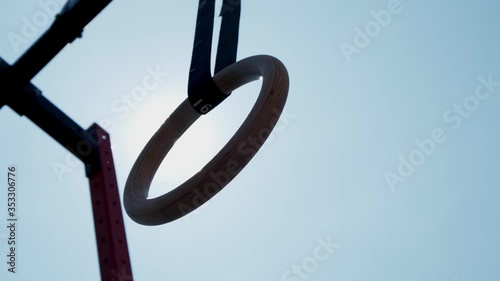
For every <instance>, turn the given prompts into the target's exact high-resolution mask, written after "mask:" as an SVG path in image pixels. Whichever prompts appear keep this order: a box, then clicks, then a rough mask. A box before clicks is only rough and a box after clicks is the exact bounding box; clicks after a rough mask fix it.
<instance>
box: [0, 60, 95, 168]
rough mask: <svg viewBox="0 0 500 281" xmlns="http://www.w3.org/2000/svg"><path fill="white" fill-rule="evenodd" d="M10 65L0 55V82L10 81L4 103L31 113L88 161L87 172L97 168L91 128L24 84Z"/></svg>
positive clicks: (22, 112)
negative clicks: (73, 118)
mask: <svg viewBox="0 0 500 281" xmlns="http://www.w3.org/2000/svg"><path fill="white" fill-rule="evenodd" d="M8 68H9V65H8V64H7V63H6V62H5V61H3V60H2V59H0V70H3V71H0V84H2V85H7V88H6V89H7V91H6V92H7V93H8V95H3V98H4V101H5V104H6V105H8V106H9V107H10V108H12V109H13V110H14V111H15V112H17V113H18V114H19V115H21V116H26V117H28V118H29V119H30V120H31V121H32V122H33V123H35V124H36V125H38V127H40V128H41V129H42V130H44V131H45V132H46V133H47V134H49V135H50V136H51V137H52V138H53V139H55V140H56V141H57V142H59V143H60V144H61V145H62V146H64V147H65V148H66V149H68V150H69V151H70V152H71V153H73V155H75V156H76V157H77V158H78V159H80V160H81V161H83V162H84V163H85V164H86V168H87V174H90V173H92V172H93V171H95V170H96V169H97V168H98V163H99V159H98V158H97V157H98V153H97V152H98V149H97V144H98V143H97V141H96V138H95V137H94V136H92V133H91V132H88V131H86V130H84V129H83V128H82V127H80V126H79V125H78V124H77V123H76V122H74V121H73V120H72V119H71V118H70V117H69V116H68V115H66V114H65V113H64V112H62V111H61V110H60V109H59V108H57V107H56V106H55V105H54V104H52V103H51V102H50V101H49V100H48V99H46V98H45V97H44V96H43V95H42V93H41V91H40V90H39V89H38V88H37V87H35V86H34V85H33V84H31V83H28V84H25V86H21V85H20V84H19V82H18V81H16V80H15V79H13V78H12V76H11V73H10V72H8V71H7V74H5V73H2V72H5V70H6V69H8Z"/></svg>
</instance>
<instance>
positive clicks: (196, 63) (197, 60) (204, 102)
mask: <svg viewBox="0 0 500 281" xmlns="http://www.w3.org/2000/svg"><path fill="white" fill-rule="evenodd" d="M240 14H241V1H240V0H224V2H223V5H222V10H221V13H220V16H222V24H221V31H220V36H219V45H218V48H217V57H216V62H215V73H217V72H219V71H220V70H222V69H224V68H226V67H227V66H229V65H231V64H233V63H235V62H236V54H237V50H238V35H239V23H240ZM214 15H215V0H200V3H199V8H198V16H197V20H196V33H195V37H194V44H193V56H192V58H191V68H190V73H189V83H188V98H189V102H190V103H191V105H192V106H193V108H194V109H195V110H196V111H198V112H199V113H201V114H206V113H208V112H209V111H210V110H212V109H213V108H215V107H216V106H217V105H218V104H220V103H221V102H222V101H223V100H224V99H226V98H227V97H228V96H229V94H230V93H227V94H225V93H223V92H221V91H220V90H219V89H218V88H217V85H215V83H214V81H213V79H212V74H211V53H212V37H213V29H214Z"/></svg>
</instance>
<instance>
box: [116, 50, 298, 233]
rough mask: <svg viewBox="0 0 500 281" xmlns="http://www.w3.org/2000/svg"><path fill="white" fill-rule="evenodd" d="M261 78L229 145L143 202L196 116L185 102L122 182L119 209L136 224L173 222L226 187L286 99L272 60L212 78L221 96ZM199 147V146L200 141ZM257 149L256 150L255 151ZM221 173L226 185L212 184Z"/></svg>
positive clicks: (281, 73)
mask: <svg viewBox="0 0 500 281" xmlns="http://www.w3.org/2000/svg"><path fill="white" fill-rule="evenodd" d="M260 77H262V78H263V79H262V80H263V82H262V88H261V91H260V94H259V97H258V99H257V101H256V103H255V105H254V106H253V108H252V110H251V111H250V113H249V115H248V117H247V118H246V119H245V121H244V122H243V124H242V125H241V126H240V128H239V129H238V131H236V133H235V134H234V136H233V137H232V138H231V139H230V140H229V142H228V143H227V144H226V145H225V146H224V147H223V148H222V149H221V151H219V152H218V153H217V155H215V157H214V158H213V159H212V160H210V161H209V162H208V163H207V164H206V165H205V166H204V167H203V168H202V169H201V170H200V171H199V172H198V173H196V174H195V175H194V176H192V177H191V178H190V179H188V180H187V181H185V182H184V183H183V184H181V185H180V186H179V187H177V188H176V189H174V190H172V191H170V192H168V193H166V194H164V195H162V196H159V197H156V198H152V199H148V198H147V197H148V192H149V188H150V186H151V182H152V181H153V178H154V175H155V173H156V171H157V170H158V167H159V166H160V165H161V163H162V161H163V159H164V158H165V156H166V155H167V153H168V152H169V150H170V149H171V148H172V147H173V145H174V143H175V141H176V140H177V139H179V138H180V137H181V136H182V134H184V132H185V131H186V130H187V129H188V128H189V127H190V126H191V125H192V124H193V123H194V122H195V121H196V120H197V119H198V118H199V117H200V116H201V114H199V113H198V112H196V111H195V110H194V109H193V108H192V106H191V104H190V103H189V101H188V100H187V99H186V100H185V101H184V102H183V103H181V105H179V107H178V108H177V109H176V110H175V111H174V112H173V113H172V114H171V115H170V116H169V117H168V118H167V120H166V121H165V122H164V123H163V124H162V126H161V127H160V129H159V130H158V131H157V132H156V133H155V134H154V135H153V137H152V138H151V139H150V140H149V142H148V143H147V144H146V146H145V147H144V149H143V150H142V152H141V154H140V155H139V157H138V158H137V160H136V162H135V163H134V166H133V167H132V170H131V171H130V174H129V176H128V179H127V183H126V185H125V192H124V199H123V200H124V206H125V210H126V211H127V214H128V215H129V216H130V218H132V220H134V221H135V222H137V223H140V224H143V225H158V224H164V223H168V222H171V221H174V220H176V219H178V218H180V217H182V216H184V215H186V214H188V213H190V212H192V211H194V210H195V209H196V208H198V207H200V206H201V205H202V204H204V203H205V202H207V201H208V200H209V199H210V198H212V197H213V196H214V195H215V194H217V193H218V192H219V191H220V190H222V188H224V186H226V185H227V184H228V183H229V182H230V181H231V180H232V179H233V178H234V177H235V176H236V175H237V174H238V173H239V172H240V171H241V170H242V169H243V167H245V165H246V164H247V163H248V162H250V160H251V159H252V157H253V156H254V155H255V153H256V152H257V151H256V150H252V152H249V149H242V147H243V146H244V145H246V144H247V141H248V140H249V138H252V137H253V138H257V139H258V140H259V141H260V145H259V147H260V146H261V145H262V144H263V143H264V141H265V140H266V139H267V137H268V136H269V134H270V132H271V131H272V129H273V128H274V126H275V125H276V122H277V119H278V117H279V116H280V115H281V112H282V111H283V108H284V106H285V102H286V98H287V95H288V86H289V81H288V73H287V70H286V68H285V66H284V65H283V64H282V63H281V61H279V60H278V59H276V58H274V57H271V56H267V55H259V56H253V57H249V58H246V59H243V60H241V61H239V62H236V63H234V64H232V65H230V66H229V67H227V68H225V69H224V70H222V71H220V72H218V73H217V74H216V75H215V76H214V81H215V83H216V84H217V86H218V87H219V89H220V90H222V91H223V92H224V93H229V92H232V91H234V90H235V89H237V88H239V87H241V86H242V85H244V84H246V83H249V82H251V81H255V80H257V79H259V78H260ZM200 142H203V140H200ZM257 149H258V148H257ZM222 172H224V173H225V174H224V175H225V177H226V179H225V180H224V181H222V180H221V179H220V178H217V179H214V175H220V174H221V173H222Z"/></svg>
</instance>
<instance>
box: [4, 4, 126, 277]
mask: <svg viewBox="0 0 500 281" xmlns="http://www.w3.org/2000/svg"><path fill="white" fill-rule="evenodd" d="M110 2H111V0H69V1H68V3H67V4H66V6H64V8H63V10H62V11H61V13H59V14H58V15H57V16H56V19H55V21H54V23H53V24H52V26H51V27H50V28H49V29H48V30H47V31H46V32H45V33H44V34H43V35H42V36H41V38H40V39H39V40H38V41H37V42H35V43H34V44H33V45H32V46H31V47H30V49H29V50H27V51H26V52H25V53H24V54H23V55H22V56H21V57H20V58H19V59H18V60H17V61H16V62H15V63H14V64H13V65H9V64H8V63H6V62H5V61H4V60H2V59H1V58H0V83H1V84H2V86H3V87H6V88H5V89H6V91H5V92H4V93H2V94H1V95H0V109H1V108H2V107H3V106H4V105H7V106H9V107H10V108H12V109H13V110H14V111H15V112H17V113H18V114H19V115H21V116H23V115H24V116H26V117H28V118H29V119H30V120H31V121H32V122H33V123H35V124H36V125H38V126H39V127H40V128H41V129H42V130H44V131H45V132H46V133H47V134H49V135H50V136H51V137H52V138H53V139H55V140H56V141H57V142H59V143H60V144H61V145H62V146H63V147H65V148H66V149H68V150H69V151H70V152H71V153H73V154H74V155H75V156H76V157H77V158H78V159H80V160H81V161H82V162H83V163H84V164H85V167H86V175H87V177H88V178H89V184H90V193H91V199H92V209H93V214H94V225H95V234H96V243H97V249H98V255H99V266H100V272H101V280H106V281H109V280H130V281H131V280H132V269H131V265H130V258H129V252H128V246H127V239H126V233H125V227H124V224H123V214H122V211H121V203H120V202H121V200H120V195H119V192H118V185H117V181H116V173H115V169H114V162H113V155H112V151H111V142H110V137H109V134H108V133H107V132H106V131H104V130H103V129H102V128H101V127H99V126H98V125H97V124H94V125H92V126H91V127H90V128H89V129H87V130H84V129H83V128H82V127H80V126H79V125H78V124H77V123H76V122H74V121H73V120H72V119H71V118H70V117H69V116H68V115H66V114H65V113H64V112H63V111H61V110H60V109H59V108H58V107H57V106H55V105H54V104H53V103H51V102H50V101H49V100H48V99H47V98H45V97H44V96H43V95H42V92H41V91H40V90H39V89H38V88H36V87H35V86H34V85H33V84H31V83H30V81H31V79H32V78H33V77H35V75H36V74H38V73H39V72H40V71H41V70H42V69H43V68H44V67H45V66H46V65H47V64H48V63H49V62H50V61H51V60H52V59H53V58H54V57H55V56H56V55H57V54H58V53H59V52H60V51H61V50H62V49H63V48H64V47H65V46H66V44H68V43H71V42H73V41H74V40H75V39H76V38H78V37H80V36H81V34H82V32H83V29H84V28H85V26H86V25H87V24H88V23H89V22H90V21H92V19H94V18H95V17H96V16H97V15H98V14H99V13H100V12H101V11H102V10H103V9H104V8H105V7H106V6H107V5H108V4H109V3H110Z"/></svg>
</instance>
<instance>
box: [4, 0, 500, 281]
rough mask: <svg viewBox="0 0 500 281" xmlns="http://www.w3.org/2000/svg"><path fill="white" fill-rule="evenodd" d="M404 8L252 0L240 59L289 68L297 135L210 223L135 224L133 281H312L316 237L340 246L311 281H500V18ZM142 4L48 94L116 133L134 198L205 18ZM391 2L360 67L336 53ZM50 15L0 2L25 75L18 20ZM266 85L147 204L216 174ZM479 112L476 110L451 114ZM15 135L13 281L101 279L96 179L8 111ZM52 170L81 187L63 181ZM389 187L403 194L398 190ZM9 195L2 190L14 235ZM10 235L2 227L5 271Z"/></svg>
mask: <svg viewBox="0 0 500 281" xmlns="http://www.w3.org/2000/svg"><path fill="white" fill-rule="evenodd" d="M47 1H48V0H47ZM57 1H59V2H54V3H62V2H63V1H62V0H57ZM394 1H395V0H375V1H368V0H354V1H323V0H321V1H309V2H306V1H261V0H253V1H243V6H242V18H241V30H240V45H239V53H238V58H239V59H242V58H245V57H248V56H252V55H257V54H269V55H273V56H275V57H277V58H279V59H280V60H282V61H283V63H284V64H285V65H286V67H287V68H288V71H289V74H290V81H291V82H290V92H289V99H288V102H287V105H286V114H287V116H288V118H287V119H285V118H284V119H283V120H282V121H281V122H280V124H279V125H280V126H281V129H282V130H280V132H276V133H275V134H274V135H273V139H272V141H270V142H268V143H266V144H265V146H264V147H263V148H262V149H261V151H260V152H259V153H258V154H257V156H256V157H255V158H254V159H253V161H252V162H251V163H250V164H249V165H248V166H247V167H246V168H245V170H244V171H243V172H242V173H241V174H240V175H239V176H238V177H237V178H236V179H235V180H234V181H233V182H232V183H231V184H230V185H229V186H228V187H227V188H225V189H224V190H223V191H222V192H221V193H220V194H219V195H217V196H216V197H215V198H214V199H213V200H211V201H210V202H209V203H208V204H206V205H205V207H204V208H203V209H202V210H200V211H199V212H197V213H194V214H191V215H189V216H187V217H186V218H184V219H181V220H178V221H176V222H173V223H170V224H166V225H161V226H156V227H145V226H141V225H138V224H136V223H135V222H133V221H132V220H130V219H129V218H128V217H126V218H125V220H126V229H127V235H128V243H129V250H130V253H131V259H132V265H133V272H134V277H135V280H155V279H158V278H161V279H167V280H214V281H215V280H217V281H222V280H241V281H244V280H294V281H298V280H305V279H306V278H305V277H304V276H302V277H300V275H294V274H293V272H292V271H293V266H294V265H299V266H302V265H303V262H304V261H306V263H307V261H311V257H313V256H314V252H315V249H316V248H317V247H318V245H320V244H321V243H319V242H318V239H319V240H321V239H328V237H331V240H332V241H334V242H335V243H337V244H339V245H340V247H337V248H335V250H334V251H333V253H332V254H331V255H330V256H329V257H328V258H327V259H326V260H325V261H319V262H318V265H317V268H315V269H314V270H310V271H311V272H310V273H308V277H307V278H308V279H307V280H318V281H327V280H340V281H365V280H374V281H379V280H380V281H382V280H383V281H396V280H408V281H417V280H418V281H423V280H425V281H444V280H449V281H453V280H457V281H458V280H459V281H466V280H499V279H500V272H499V271H498V264H497V263H498V260H499V259H500V241H499V240H498V237H500V228H499V227H498V226H499V224H498V219H497V214H498V213H499V212H500V204H498V200H499V199H498V198H500V196H499V195H500V193H499V192H498V189H495V188H497V186H498V182H499V178H498V174H499V173H498V171H497V170H498V160H497V159H499V157H500V149H498V147H497V144H498V143H500V134H499V133H498V130H499V129H500V127H499V126H498V120H500V111H498V110H497V109H498V107H499V106H500V96H499V95H500V87H498V85H495V84H494V86H491V89H493V90H496V92H493V93H491V94H490V95H489V97H487V98H484V99H482V100H480V99H478V98H475V97H474V94H475V91H476V88H477V87H478V85H482V84H481V82H480V81H479V80H478V77H480V76H482V77H484V78H485V79H486V80H488V76H489V75H490V74H491V77H492V78H491V79H492V80H493V81H500V53H499V52H498V50H499V49H500V34H498V29H499V27H500V26H499V23H498V10H499V9H500V3H498V2H497V1H491V0H490V1H486V0H482V1H451V0H443V1H437V2H436V1H423V0H418V1H416V0H414V1H410V0H403V1H400V3H399V4H397V3H396V2H394ZM41 2H44V1H41ZM147 2H148V4H147V5H145V4H144V3H145V1H142V2H141V1H131V0H115V1H113V2H112V3H111V4H110V6H109V7H108V8H107V9H106V10H105V11H104V12H103V13H101V14H100V15H99V16H98V17H97V18H96V19H95V20H94V21H93V22H91V24H90V25H88V27H87V28H86V29H85V31H84V34H83V38H82V39H79V40H77V41H75V42H74V43H73V44H71V45H69V46H67V47H66V48H65V49H64V50H63V51H62V52H61V53H60V54H59V55H58V56H57V57H56V58H55V59H54V60H53V61H52V62H51V63H50V64H49V65H48V66H47V67H46V68H45V69H44V70H43V71H42V72H41V73H40V74H39V75H38V76H36V78H35V79H34V80H33V83H34V84H35V85H36V86H37V87H39V88H40V89H41V90H42V91H43V93H44V95H45V96H46V97H47V98H48V99H50V100H51V101H52V102H53V103H55V104H56V105H57V106H59V108H61V109H62V110H63V111H64V112H66V113H67V114H68V115H70V116H71V117H72V118H73V119H74V120H75V121H76V122H77V123H79V124H80V125H81V126H82V127H84V128H88V127H89V126H90V125H91V124H92V123H94V122H98V123H100V124H101V125H103V126H107V127H108V130H109V131H110V133H111V140H112V143H113V153H114V158H115V164H116V169H117V176H118V183H119V187H120V190H121V193H123V188H124V183H125V181H126V179H127V176H128V172H129V171H130V169H131V167H132V165H133V163H134V161H135V158H136V157H137V155H138V154H139V152H140V150H141V149H142V147H143V146H144V144H145V142H146V141H147V140H148V139H149V138H150V136H151V135H152V134H153V133H154V131H155V130H156V128H157V127H158V126H159V125H160V124H161V123H162V122H163V121H164V119H165V118H166V117H167V116H168V115H169V114H170V112H172V111H173V110H174V109H175V107H176V106H177V105H178V104H179V103H180V102H181V101H182V100H183V99H184V98H185V97H186V88H187V78H188V71H189V65H190V57H191V50H192V40H193V36H194V28H195V17H196V11H197V4H198V1H182V2H181V1H177V2H173V1H161V0H152V1H147ZM57 5H58V6H60V4H57ZM391 5H392V6H391ZM394 5H397V6H398V9H399V10H398V11H399V12H398V13H397V14H392V16H391V19H390V22H389V23H388V24H385V23H384V25H386V26H385V27H381V28H380V30H379V32H377V31H378V30H372V32H376V33H377V34H372V35H373V38H371V39H370V42H369V43H368V44H366V45H367V46H364V48H358V51H357V53H355V54H353V55H352V56H351V57H350V59H351V62H350V63H349V62H348V61H347V59H346V56H345V55H344V54H343V51H342V49H341V47H340V46H341V44H342V43H343V42H345V44H349V45H351V46H352V48H355V47H356V45H355V36H356V28H361V29H364V28H365V26H366V25H368V26H370V25H372V24H371V23H370V22H371V21H372V20H373V15H372V14H371V11H377V12H378V11H381V10H383V9H384V10H387V9H388V8H387V7H388V6H390V7H392V8H394V7H395V6H394ZM43 13H45V12H44V9H43V8H42V6H40V4H39V1H38V0H18V1H5V0H3V1H2V2H1V3H0V14H1V16H0V56H1V57H2V58H3V59H5V60H6V61H8V62H9V63H13V62H14V61H15V60H16V59H17V58H18V57H19V55H20V54H21V53H22V52H23V51H24V50H26V49H27V48H28V46H29V44H30V43H32V42H33V40H34V38H33V39H31V38H27V39H26V42H24V44H22V45H12V44H11V42H10V40H9V36H12V34H14V33H15V34H17V35H19V36H24V35H23V30H22V28H23V25H24V23H23V18H24V17H25V18H26V19H28V21H30V22H33V18H34V17H35V16H36V15H37V16H40V18H39V19H38V20H43ZM382 14H384V15H386V14H385V13H382ZM216 23H217V24H219V21H217V22H216ZM217 26H218V25H217ZM379 26H380V25H379ZM46 28H48V23H47V24H45V25H43V24H40V26H39V27H37V29H39V31H38V32H35V33H36V35H37V36H38V35H40V34H41V32H42V30H45V29H46ZM375 28H376V26H375ZM215 33H216V34H217V33H218V31H216V32H215ZM9 34H10V35H9ZM358 41H359V40H358ZM214 42H216V41H214ZM358 43H359V42H358ZM345 44H344V46H345ZM358 47H359V46H358ZM356 48H357V47H356ZM16 49H18V50H17V52H16ZM156 67H159V68H160V69H161V71H162V72H165V73H168V75H166V74H165V75H164V76H162V77H160V78H159V81H158V82H159V83H158V86H157V88H155V89H154V90H152V91H149V92H148V95H147V96H146V97H145V99H144V100H142V101H133V103H131V104H130V105H126V103H124V102H123V100H122V99H123V98H124V97H128V96H130V93H131V90H132V89H133V88H134V87H136V86H140V85H141V84H142V80H143V79H144V77H146V76H147V75H148V74H149V72H148V69H155V68H156ZM483 84H484V83H483ZM259 87H260V85H259V83H257V82H256V83H253V84H250V85H248V86H245V87H244V88H242V89H240V90H237V91H235V92H234V93H233V95H232V96H231V97H230V98H229V99H227V100H226V101H225V102H224V103H223V104H222V105H221V106H220V107H219V108H218V109H216V110H214V111H213V112H211V113H210V114H209V115H207V116H205V117H203V118H202V119H201V120H200V121H199V122H198V123H197V124H196V125H195V126H194V127H193V128H192V129H191V130H190V131H189V133H188V134H187V135H186V136H185V137H183V138H182V139H181V140H179V142H178V145H177V146H176V147H174V151H173V152H172V155H169V156H167V158H166V160H165V162H164V165H162V167H161V168H160V170H159V172H158V173H159V174H158V175H157V177H156V179H155V181H154V183H153V186H152V191H151V195H153V196H156V195H160V194H163V193H165V192H167V191H168V190H171V189H172V188H174V187H175V186H176V185H177V184H179V183H181V182H182V181H183V180H185V179H187V177H189V176H190V175H191V174H193V173H194V172H195V171H197V170H198V169H199V168H201V167H202V166H203V165H204V163H206V162H207V161H208V160H209V159H210V158H211V156H213V155H214V154H215V153H216V152H217V151H218V149H220V148H221V147H222V146H223V145H224V144H225V142H226V141H227V140H228V139H229V138H230V137H231V136H232V134H233V133H234V132H235V131H236V129H237V128H238V126H239V125H240V124H241V122H242V121H243V119H244V118H245V117H246V114H247V113H248V112H249V110H250V108H251V106H252V104H253V102H254V101H255V99H256V97H257V93H258V90H259ZM480 87H482V88H480V91H479V93H480V94H482V95H483V96H484V95H486V94H487V93H488V88H487V87H485V86H480ZM3 94H12V93H3ZM464 100H465V101H466V103H467V105H465V106H466V108H469V109H471V110H470V111H471V112H464V113H462V115H460V113H458V112H454V111H453V110H456V107H455V108H454V105H455V104H458V105H459V104H462V103H463V102H464ZM124 106H126V107H125V109H124V108H123V107H124ZM119 108H121V109H119ZM449 109H451V110H452V113H448V114H451V115H448V118H444V117H443V114H445V113H446V112H447V111H448V110H449ZM465 110H467V109H465ZM125 111H127V114H126V113H124V112H125ZM459 116H460V117H459ZM465 116H467V118H465ZM450 118H454V119H453V120H455V121H453V122H452V121H450ZM458 118H460V119H461V120H462V123H461V124H460V126H458V128H456V129H453V125H456V123H455V122H458V121H457V120H458ZM103 123H107V125H105V124H103ZM109 124H111V125H109ZM436 129H438V130H439V129H441V130H442V132H443V133H444V137H445V138H446V141H444V142H443V143H440V144H436V147H435V148H434V149H432V151H430V152H429V151H427V152H429V153H428V154H429V155H424V154H423V152H419V148H418V146H417V145H416V144H415V143H414V141H415V140H416V139H417V140H419V141H423V140H424V139H428V138H431V137H432V132H433V131H434V130H436ZM0 130H1V132H2V133H1V135H2V140H1V142H2V146H1V147H0V155H1V157H0V169H1V170H2V172H1V173H0V186H3V187H5V186H6V178H5V174H6V173H5V172H4V171H5V170H6V168H7V165H9V164H12V163H14V164H16V165H17V167H18V169H19V172H18V177H19V198H18V199H19V205H20V206H19V216H20V222H19V224H20V226H19V230H18V231H19V233H18V242H19V251H18V256H19V257H18V259H19V260H18V262H19V263H18V267H19V268H18V271H19V272H18V273H17V274H16V275H11V274H9V273H8V272H7V268H6V265H5V263H4V262H2V266H0V280H75V281H87V280H99V273H98V272H99V271H98V270H99V269H98V264H97V252H96V247H95V240H94V229H93V221H92V213H91V205H90V198H89V192H88V183H87V179H86V178H85V175H84V171H83V166H82V165H81V164H74V162H73V161H74V159H73V158H71V157H68V155H69V153H68V152H67V151H66V150H65V149H64V148H62V147H60V145H59V144H57V143H56V142H55V141H53V140H52V139H51V138H50V137H48V136H47V135H46V134H45V133H44V132H43V131H41V130H40V129H39V128H38V127H36V126H35V125H33V124H32V123H31V121H29V120H28V119H26V118H24V117H23V118H21V117H19V116H18V115H17V114H15V113H14V112H13V111H12V110H11V109H9V108H7V107H4V108H2V110H1V111H0ZM202 137H203V140H200V139H199V138H202ZM444 137H443V138H444ZM189 149H194V150H193V151H192V152H189ZM410 155H413V157H417V158H418V156H424V157H425V159H423V162H424V163H423V164H422V165H420V166H418V167H416V168H414V171H413V173H412V174H411V175H409V176H408V177H401V175H398V165H400V160H399V159H398V158H399V157H400V156H402V158H404V159H405V161H406V160H408V159H409V157H410ZM417 158H414V159H413V160H411V161H414V162H415V161H417V162H418V161H420V160H422V159H417ZM408 161H410V160H408ZM421 162H422V161H421ZM54 165H65V166H66V167H68V169H70V170H71V171H70V172H67V173H64V174H62V175H61V174H59V175H58V174H57V173H56V172H55V171H54V168H53V167H54ZM387 173H392V174H393V175H395V176H400V177H401V178H399V179H402V178H404V180H405V181H404V182H403V183H401V182H398V183H396V184H395V185H394V186H393V188H392V189H391V187H390V185H389V184H388V182H387V181H386V178H385V175H386V174H387ZM2 190H3V189H2ZM263 194H264V195H263ZM5 197H6V191H0V217H2V218H4V217H5V215H6V214H5V212H6V211H5V209H6V207H5V203H6V199H5ZM4 223H5V220H3V219H2V222H1V223H0V225H3V224H4ZM5 235H6V229H5V228H4V227H1V228H0V240H2V241H0V254H1V256H2V257H4V256H5V251H6V243H5ZM0 260H2V261H3V260H4V258H1V259H0ZM288 270H290V272H292V273H290V272H288V273H287V271H288ZM304 270H305V269H304Z"/></svg>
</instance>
